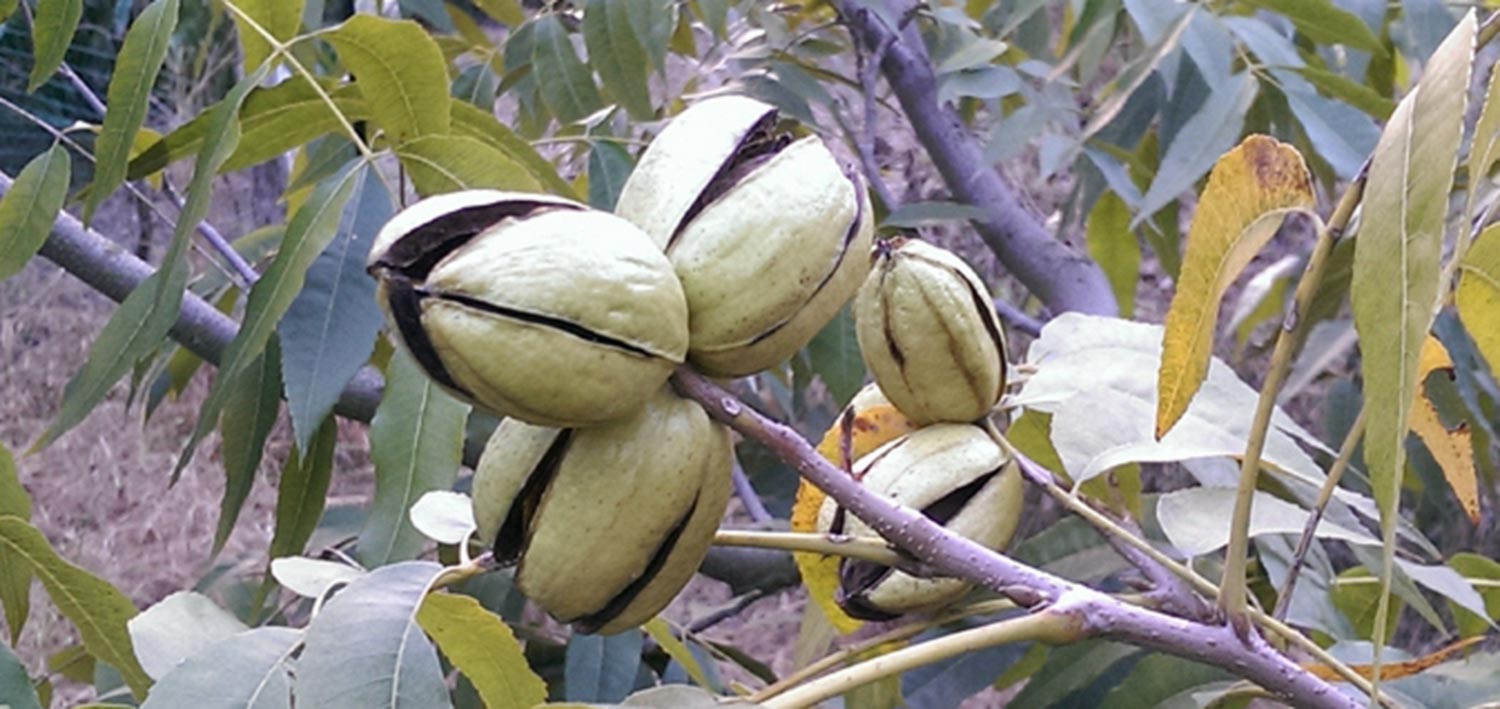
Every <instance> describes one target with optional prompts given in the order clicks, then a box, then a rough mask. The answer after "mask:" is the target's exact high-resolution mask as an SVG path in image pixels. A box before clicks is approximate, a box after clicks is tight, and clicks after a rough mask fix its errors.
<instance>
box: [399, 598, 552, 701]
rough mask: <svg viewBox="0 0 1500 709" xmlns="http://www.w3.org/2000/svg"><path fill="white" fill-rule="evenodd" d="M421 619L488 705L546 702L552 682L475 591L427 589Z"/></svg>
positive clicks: (419, 621)
mask: <svg viewBox="0 0 1500 709" xmlns="http://www.w3.org/2000/svg"><path fill="white" fill-rule="evenodd" d="M417 622H418V623H420V624H421V625H422V630H425V631H426V632H427V634H428V635H430V636H432V640H433V642H435V643H437V646H438V649H440V650H442V651H443V656H444V657H447V658H448V661H449V662H451V663H453V666H454V667H457V668H458V669H459V671H460V672H463V673H464V676H465V677H467V678H469V681H470V682H472V683H473V684H474V689H475V690H476V691H478V692H479V698H480V699H483V700H484V705H485V706H486V707H488V708H489V709H531V707H534V706H536V705H538V704H542V703H543V702H546V701H547V684H546V683H545V682H543V681H542V678H540V677H538V676H536V673H534V672H532V671H531V667H530V666H529V665H528V664H527V663H526V655H525V654H524V653H522V652H521V645H520V643H518V642H516V637H515V635H513V634H512V633H511V632H510V628H509V627H508V626H506V625H505V622H504V621H502V620H500V617H499V616H497V615H495V614H494V613H491V612H489V611H487V610H485V609H484V607H482V606H480V605H479V601H477V600H475V599H474V598H473V597H472V596H461V595H457V594H451V593H432V594H428V596H427V599H426V600H424V601H423V602H422V607H421V608H420V609H419V610H418V611H417Z"/></svg>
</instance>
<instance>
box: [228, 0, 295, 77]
mask: <svg viewBox="0 0 1500 709" xmlns="http://www.w3.org/2000/svg"><path fill="white" fill-rule="evenodd" d="M304 3H305V0H239V2H236V3H235V7H238V8H239V9H240V10H241V11H242V12H244V13H245V15H246V16H248V17H249V19H248V20H247V19H246V17H244V16H241V15H240V14H239V13H237V12H236V13H231V14H232V15H233V17H234V24H235V28H236V29H237V30H238V31H239V35H240V50H241V54H243V55H244V57H245V73H246V74H249V73H251V72H253V71H255V70H256V69H259V68H260V65H261V64H264V63H265V62H266V60H267V59H270V58H271V43H270V42H267V41H266V38H265V37H264V36H262V35H261V33H260V32H257V31H256V30H255V28H254V27H251V26H250V23H251V22H252V21H253V22H254V23H255V24H258V25H260V28H261V29H262V30H265V31H266V32H268V33H270V35H271V36H272V37H275V38H276V41H278V42H282V43H285V42H286V41H287V40H290V39H291V38H292V37H295V36H296V35H297V30H299V29H302V6H303V4H304ZM273 66H274V65H273Z"/></svg>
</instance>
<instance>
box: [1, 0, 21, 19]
mask: <svg viewBox="0 0 1500 709" xmlns="http://www.w3.org/2000/svg"><path fill="white" fill-rule="evenodd" d="M20 6H21V0H0V22H4V21H6V20H8V19H10V16H11V15H14V14H15V13H16V8H18V7H20Z"/></svg>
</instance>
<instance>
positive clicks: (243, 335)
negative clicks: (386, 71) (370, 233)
mask: <svg viewBox="0 0 1500 709" xmlns="http://www.w3.org/2000/svg"><path fill="white" fill-rule="evenodd" d="M365 179H375V178H374V177H373V176H369V170H368V168H367V167H366V166H365V165H363V164H361V165H359V166H358V167H355V168H354V169H352V170H349V171H347V172H344V173H343V174H341V175H338V176H335V177H333V178H331V179H329V180H326V181H324V182H323V183H321V184H319V185H318V186H317V187H316V188H315V189H314V190H313V193H312V196H310V197H308V199H307V201H306V202H304V203H303V205H302V207H301V208H300V209H298V210H297V213H296V214H295V215H294V216H293V217H292V221H291V223H290V224H288V225H287V229H286V236H285V237H283V239H282V242H281V248H280V250H278V251H277V252H276V260H275V261H272V262H271V267H270V268H268V269H266V272H265V273H264V274H262V275H261V277H260V280H258V281H256V282H255V286H254V287H253V288H251V289H250V299H249V304H248V305H246V306H245V319H244V321H243V322H242V323H241V324H240V330H239V332H238V333H236V334H235V336H234V340H232V341H231V342H230V343H229V346H228V347H227V348H225V350H224V356H223V358H222V359H221V360H220V362H219V376H218V378H217V379H215V380H214V385H213V388H212V389H210V390H209V392H208V397H207V398H206V399H204V401H203V407H202V408H201V409H200V410H199V413H198V423H197V425H196V426H195V427H194V429H193V433H192V435H191V436H190V437H189V438H188V443H187V446H186V447H185V448H184V450H183V453H182V456H180V457H179V458H178V460H177V468H176V471H175V472H174V475H175V474H179V473H181V471H182V469H183V468H185V467H187V464H188V461H190V460H192V457H193V452H194V450H196V449H197V447H198V442H199V441H201V440H203V437H204V436H205V435H207V434H208V432H209V431H210V430H213V427H214V426H215V425H216V424H217V423H218V421H219V413H220V412H221V411H223V409H224V405H225V403H226V400H227V399H228V397H229V391H230V388H229V386H228V382H230V381H233V379H234V377H235V375H237V374H238V373H239V372H240V371H241V370H243V369H244V368H246V367H248V366H250V364H251V363H252V362H254V361H255V358H256V357H258V356H259V355H260V353H261V352H262V351H264V349H265V346H266V341H267V340H269V339H270V338H271V334H272V333H274V332H275V331H276V323H277V322H279V321H280V320H281V316H282V315H283V314H285V313H286V309H287V308H289V307H291V304H292V300H293V299H295V298H296V297H297V293H299V292H301V291H302V283H303V280H304V278H305V276H306V274H307V268H308V266H310V265H312V262H313V260H314V259H316V258H317V257H318V254H319V253H322V251H323V249H324V248H326V247H327V246H328V243H329V242H331V241H333V239H334V237H335V236H336V235H337V233H338V230H339V225H340V223H344V224H347V223H349V220H348V219H341V216H342V214H343V211H344V205H345V204H346V203H348V201H349V196H350V195H351V194H353V193H354V191H355V189H356V187H357V186H358V185H359V183H360V181H361V180H365ZM106 329H107V328H106Z"/></svg>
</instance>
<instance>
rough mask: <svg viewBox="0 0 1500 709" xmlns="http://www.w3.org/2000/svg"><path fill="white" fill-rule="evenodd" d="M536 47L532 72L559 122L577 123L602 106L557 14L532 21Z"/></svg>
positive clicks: (590, 76)
mask: <svg viewBox="0 0 1500 709" xmlns="http://www.w3.org/2000/svg"><path fill="white" fill-rule="evenodd" d="M532 28H533V29H532V32H531V34H532V41H533V42H534V43H535V49H534V50H533V52H534V53H533V55H532V58H531V61H532V64H533V65H534V66H535V67H536V70H535V71H534V72H533V75H534V76H535V77H536V79H537V83H538V87H539V88H540V89H541V93H542V101H543V102H544V103H546V104H547V109H548V110H550V111H552V115H554V116H556V117H557V120H558V121H559V122H562V123H576V122H578V121H579V120H582V119H583V118H584V117H586V116H589V115H591V114H593V113H594V112H595V111H598V110H599V109H600V108H602V107H603V106H604V99H602V98H600V97H599V90H598V89H597V88H595V87H594V77H593V76H592V75H590V74H589V69H588V67H586V66H584V64H583V62H582V61H580V60H579V59H578V54H577V53H576V52H575V51H573V40H572V39H571V38H570V37H569V36H568V31H567V30H566V29H564V28H563V26H562V20H559V19H558V18H557V15H544V16H542V17H539V18H537V19H536V21H535V22H533V23H532Z"/></svg>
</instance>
